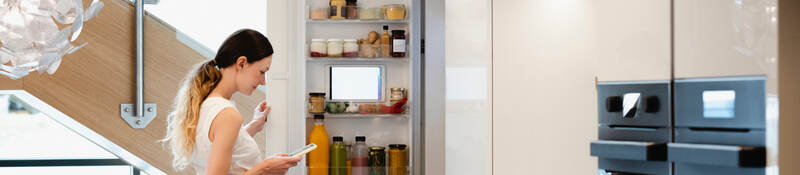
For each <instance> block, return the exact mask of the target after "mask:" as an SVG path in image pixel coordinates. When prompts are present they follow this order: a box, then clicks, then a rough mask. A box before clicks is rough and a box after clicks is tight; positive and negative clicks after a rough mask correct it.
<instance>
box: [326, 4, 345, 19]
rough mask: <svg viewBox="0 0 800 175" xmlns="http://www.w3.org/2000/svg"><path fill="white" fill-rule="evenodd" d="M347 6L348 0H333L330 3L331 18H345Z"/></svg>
mask: <svg viewBox="0 0 800 175" xmlns="http://www.w3.org/2000/svg"><path fill="white" fill-rule="evenodd" d="M345 6H347V2H346V1H345V0H331V3H330V10H331V11H330V18H331V19H344V17H345V16H346V14H345V13H346V11H345V8H344V7H345Z"/></svg>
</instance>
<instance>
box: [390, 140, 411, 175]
mask: <svg viewBox="0 0 800 175" xmlns="http://www.w3.org/2000/svg"><path fill="white" fill-rule="evenodd" d="M407 164H408V150H406V145H405V144H391V145H389V175H406V170H407V168H406V167H408V165H407Z"/></svg>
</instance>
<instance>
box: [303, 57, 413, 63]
mask: <svg viewBox="0 0 800 175" xmlns="http://www.w3.org/2000/svg"><path fill="white" fill-rule="evenodd" d="M306 60H308V61H310V62H338V61H343V62H345V61H346V62H354V61H355V62H360V61H364V62H369V61H378V62H408V57H402V58H392V57H389V58H362V57H358V58H347V57H309V58H307V59H306Z"/></svg>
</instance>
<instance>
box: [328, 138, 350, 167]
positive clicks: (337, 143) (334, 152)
mask: <svg viewBox="0 0 800 175" xmlns="http://www.w3.org/2000/svg"><path fill="white" fill-rule="evenodd" d="M343 141H344V139H343V138H342V137H341V136H335V137H333V144H332V145H331V166H330V167H331V175H347V146H345V145H344V142H343Z"/></svg>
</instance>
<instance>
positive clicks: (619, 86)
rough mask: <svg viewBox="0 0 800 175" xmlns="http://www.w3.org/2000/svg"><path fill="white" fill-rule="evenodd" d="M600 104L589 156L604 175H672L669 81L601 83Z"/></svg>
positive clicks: (599, 85) (598, 101) (598, 92)
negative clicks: (668, 149)
mask: <svg viewBox="0 0 800 175" xmlns="http://www.w3.org/2000/svg"><path fill="white" fill-rule="evenodd" d="M597 104H598V140H595V141H592V142H591V144H590V149H591V151H590V152H591V155H592V156H595V157H597V158H598V168H599V169H600V170H599V171H600V173H601V174H663V175H667V174H671V170H672V166H671V164H670V163H669V162H668V161H667V143H669V142H670V141H671V138H672V136H671V131H670V129H671V114H670V105H671V104H670V86H669V81H639V82H600V83H598V85H597Z"/></svg>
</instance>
